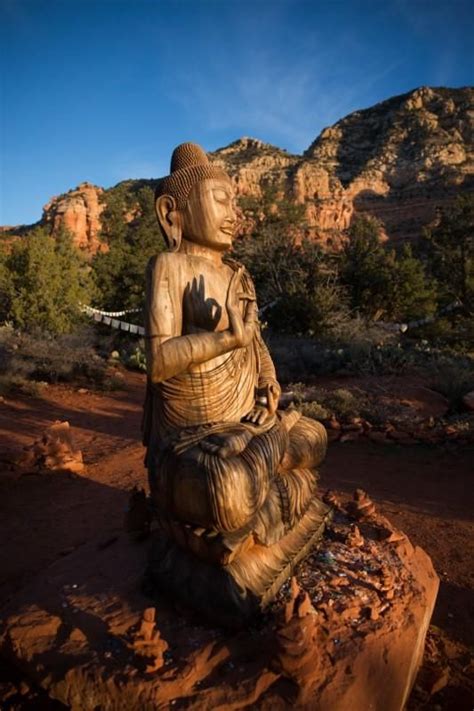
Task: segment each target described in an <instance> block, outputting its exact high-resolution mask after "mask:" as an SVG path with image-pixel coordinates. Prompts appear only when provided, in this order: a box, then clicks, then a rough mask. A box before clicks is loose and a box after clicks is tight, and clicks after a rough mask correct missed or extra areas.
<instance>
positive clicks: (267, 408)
mask: <svg viewBox="0 0 474 711" xmlns="http://www.w3.org/2000/svg"><path fill="white" fill-rule="evenodd" d="M280 394H281V388H280V386H279V384H278V383H277V382H276V381H275V382H269V383H267V384H266V385H265V387H264V388H261V389H260V392H259V393H258V394H257V399H256V402H255V405H254V406H253V408H252V410H251V411H250V412H249V414H248V415H246V416H245V417H244V418H243V421H244V422H253V423H254V424H256V425H263V424H264V423H265V422H266V421H267V420H268V419H269V418H270V417H273V415H274V414H275V412H276V411H277V408H278V401H279V399H280Z"/></svg>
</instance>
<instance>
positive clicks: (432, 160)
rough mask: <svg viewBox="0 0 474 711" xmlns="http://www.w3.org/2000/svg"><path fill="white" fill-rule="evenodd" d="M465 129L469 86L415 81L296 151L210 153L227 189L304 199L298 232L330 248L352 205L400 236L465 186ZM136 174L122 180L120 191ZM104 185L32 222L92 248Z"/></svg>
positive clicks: (470, 182) (468, 175) (62, 201)
mask: <svg viewBox="0 0 474 711" xmlns="http://www.w3.org/2000/svg"><path fill="white" fill-rule="evenodd" d="M473 135H474V88H472V87H465V88H459V89H448V88H429V87H421V88H418V89H415V90H413V91H410V92H408V93H407V94H402V95H400V96H395V97H392V98H390V99H387V100H386V101H383V102H381V103H379V104H377V105H375V106H373V107H371V108H368V109H364V110H361V111H355V112H354V113H351V114H349V115H348V116H346V117H345V118H343V119H341V120H340V121H338V122H337V123H335V124H334V125H333V126H330V127H329V128H325V129H324V130H323V131H322V132H321V134H320V135H319V136H318V137H317V138H316V140H315V141H314V142H313V143H312V144H311V145H310V146H309V148H308V149H307V150H306V151H305V152H304V153H303V155H292V154H290V153H287V152H286V151H285V150H282V149H280V148H277V147H275V146H272V145H270V144H267V143H263V142H262V141H259V140H256V139H253V138H241V139H239V140H237V141H235V142H234V143H231V144H230V145H229V146H227V147H225V148H220V149H219V150H217V151H215V152H214V153H213V154H211V157H212V159H213V160H215V161H218V162H220V163H221V164H222V165H223V166H224V167H225V169H226V170H227V172H228V173H229V174H230V175H231V176H232V178H233V180H234V181H235V186H236V192H237V195H239V196H244V197H259V196H261V194H262V191H263V190H265V189H266V188H267V187H273V188H276V189H277V190H278V191H279V192H280V193H281V194H282V195H284V196H285V197H286V198H288V199H289V200H291V201H294V202H295V203H297V204H300V205H304V206H305V212H306V219H307V235H306V236H308V237H309V238H312V239H316V240H318V241H320V242H321V243H323V244H325V245H328V246H333V247H335V248H337V246H338V244H340V239H341V232H342V231H343V230H345V229H347V227H348V226H349V224H350V222H351V219H352V217H353V215H354V214H355V213H364V212H365V213H370V214H372V215H375V216H376V217H378V218H379V219H380V220H381V221H382V223H383V229H384V232H385V236H387V237H388V238H389V239H393V240H397V241H399V240H410V239H412V238H415V237H416V236H417V235H419V233H420V231H421V229H422V227H423V226H425V225H427V224H430V223H431V222H432V221H433V220H434V219H435V217H436V210H437V208H440V207H443V206H446V205H447V204H449V203H450V202H451V201H452V200H453V198H454V197H455V196H456V195H458V194H459V193H460V192H470V191H474V175H473V174H474V159H473V157H474V146H473V139H472V137H473ZM183 138H185V137H183ZM136 182H137V181H133V180H130V181H127V186H129V189H130V191H132V190H133V186H134V184H135V183H136ZM140 182H141V184H143V185H149V186H150V187H152V188H154V186H155V184H156V180H143V181H140ZM112 189H113V188H112ZM107 193H108V191H107V190H104V189H103V188H100V187H96V186H94V185H91V184H90V183H81V184H80V185H79V186H78V187H77V188H76V189H73V190H70V191H69V192H68V193H65V194H63V195H59V196H57V197H54V198H52V199H51V200H50V202H49V203H48V204H47V205H46V206H45V208H44V212H43V217H42V219H41V221H40V224H43V225H46V226H49V227H50V229H51V231H52V232H53V234H54V232H55V231H56V230H57V229H59V227H60V226H61V225H63V226H64V227H66V228H67V229H68V230H70V231H71V232H72V234H73V236H74V240H75V243H76V244H77V246H78V247H79V248H81V249H82V250H84V251H86V252H89V253H91V254H95V253H96V252H97V251H98V250H99V249H101V248H104V245H103V243H101V241H100V230H101V221H100V216H101V212H102V210H103V207H104V206H103V202H102V200H101V198H102V199H103V198H105V199H106V198H107ZM132 213H133V218H135V217H136V212H133V211H132V212H130V209H129V211H128V213H126V214H124V220H130V219H132V218H131V215H132ZM0 229H2V228H0ZM15 231H23V230H21V229H19V228H13V229H12V232H13V233H14V232H15Z"/></svg>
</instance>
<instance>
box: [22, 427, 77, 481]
mask: <svg viewBox="0 0 474 711" xmlns="http://www.w3.org/2000/svg"><path fill="white" fill-rule="evenodd" d="M18 464H19V467H20V470H23V471H27V472H29V471H33V472H34V471H37V472H41V471H44V470H49V471H69V472H74V473H79V472H81V471H83V469H84V462H83V461H82V453H81V452H80V451H79V450H78V449H76V448H75V446H74V442H73V439H72V434H71V429H70V427H69V422H60V421H57V422H55V423H54V424H53V425H51V427H49V428H48V429H47V430H46V432H45V433H44V435H43V436H42V437H41V438H40V439H38V440H36V441H35V442H34V443H33V444H32V445H31V446H30V447H28V448H27V449H26V450H25V453H24V455H23V456H22V458H21V459H20V461H19V463H18Z"/></svg>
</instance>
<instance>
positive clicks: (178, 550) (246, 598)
mask: <svg viewBox="0 0 474 711" xmlns="http://www.w3.org/2000/svg"><path fill="white" fill-rule="evenodd" d="M330 518H331V510H330V508H329V507H328V506H326V505H325V504H323V502H322V501H320V500H319V499H314V501H313V502H312V503H311V504H310V506H309V507H308V510H307V511H306V513H305V514H304V516H303V517H302V518H301V520H300V521H299V522H298V523H297V524H296V526H295V527H294V528H293V529H292V530H291V531H290V532H289V533H288V534H287V535H286V536H284V537H283V538H282V539H281V540H280V541H278V542H277V543H275V544H273V545H272V546H269V547H265V546H262V545H258V544H255V545H253V546H252V547H251V548H250V549H248V550H246V551H244V552H243V553H241V554H240V555H239V556H237V557H236V558H234V559H233V560H232V562H230V563H229V564H228V565H225V566H219V565H213V564H210V563H206V562H205V561H203V560H200V559H199V558H197V557H196V556H195V555H193V554H192V553H190V552H189V551H188V550H186V549H184V548H182V547H180V546H179V545H177V544H176V543H175V542H174V541H173V540H172V539H171V538H169V537H168V536H167V535H166V534H165V533H164V532H162V531H158V532H156V533H155V538H154V540H153V541H152V545H151V553H150V560H149V566H148V571H147V578H148V582H149V583H150V586H151V587H150V589H151V590H153V589H156V590H157V591H159V592H162V593H164V594H166V595H168V596H172V597H173V598H174V599H176V598H177V599H179V600H181V602H183V603H184V604H185V605H189V606H190V607H192V608H193V609H195V610H196V611H197V612H199V613H201V614H204V615H206V617H207V618H208V619H210V620H211V621H213V622H214V623H216V624H221V625H225V626H230V627H237V626H240V625H242V624H243V623H245V621H246V620H247V619H248V618H249V617H250V616H251V615H253V614H255V613H256V612H258V611H259V610H263V609H264V608H265V607H266V606H267V605H268V603H270V602H271V601H272V600H273V599H274V597H275V595H276V594H277V592H278V591H279V589H280V587H281V586H282V585H283V583H284V582H285V580H286V579H287V578H288V577H289V575H291V572H292V570H293V569H294V567H295V566H296V565H297V563H299V561H300V560H302V558H304V556H305V555H306V554H307V553H308V551H310V550H311V549H312V548H314V546H315V544H316V543H317V542H318V541H319V539H320V538H321V536H322V535H323V532H324V528H325V525H326V522H327V521H329V520H330Z"/></svg>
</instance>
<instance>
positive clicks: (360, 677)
mask: <svg viewBox="0 0 474 711" xmlns="http://www.w3.org/2000/svg"><path fill="white" fill-rule="evenodd" d="M339 515H340V516H341V514H339ZM374 521H375V523H374ZM377 521H378V517H373V518H371V520H370V525H369V526H368V529H367V530H368V532H369V533H370V531H373V532H374V533H375V534H376V532H377V525H378V524H377ZM338 526H339V527H341V529H343V528H344V527H346V528H347V533H346V534H344V533H343V535H342V536H341V539H340V540H339V539H337V540H335V541H332V540H329V539H328V540H326V541H324V543H323V546H322V549H321V551H319V552H318V551H314V552H313V554H312V555H311V556H310V557H309V558H308V559H307V560H306V561H305V562H304V563H303V564H301V566H300V570H299V572H298V579H299V582H298V584H297V583H296V581H293V584H292V586H291V599H290V601H289V602H286V601H285V600H284V598H283V597H281V599H280V601H278V600H277V601H276V603H275V604H274V605H273V607H272V608H271V609H270V611H269V612H268V616H267V620H268V622H267V623H265V624H263V625H262V624H260V625H259V626H257V627H253V626H250V629H245V630H243V631H242V633H238V634H236V635H229V634H228V633H225V632H224V631H222V630H219V629H212V627H210V626H209V625H206V626H201V625H200V624H199V620H197V619H196V617H195V616H192V615H188V614H187V612H186V611H183V612H182V613H180V614H179V615H178V614H177V613H176V611H175V610H174V609H173V607H172V606H169V605H167V604H165V603H164V602H161V601H158V600H157V601H156V606H157V608H156V609H157V618H158V619H159V620H160V630H163V634H164V636H165V637H166V642H164V643H163V640H162V639H161V636H155V635H156V627H155V618H154V609H152V610H151V614H150V610H147V608H148V607H149V604H150V603H149V602H148V600H147V598H146V597H144V595H143V593H142V592H141V591H140V586H141V579H142V574H143V570H144V567H145V563H146V558H147V548H146V544H142V545H140V546H137V545H136V544H132V543H130V542H129V541H128V539H127V537H126V536H125V535H123V536H121V537H120V538H119V539H118V540H117V541H116V543H114V545H113V546H109V547H107V548H105V549H100V548H99V547H98V545H97V541H90V542H88V543H87V544H86V545H84V546H82V547H81V548H79V549H78V550H77V551H75V552H73V553H71V555H69V556H67V557H66V558H63V559H61V560H59V561H57V562H56V563H54V564H53V565H52V566H50V568H49V569H47V570H46V571H44V572H43V573H41V574H40V575H38V576H37V578H36V579H35V580H33V581H32V582H30V583H29V584H28V585H27V586H25V587H24V588H23V590H20V591H18V592H17V594H16V595H15V596H14V597H13V598H12V599H11V601H10V602H9V603H7V604H6V605H4V606H3V608H2V609H1V610H0V616H1V617H2V620H3V621H4V626H3V631H2V633H1V636H0V653H1V654H2V655H6V656H7V657H9V659H10V660H11V661H13V662H14V663H16V664H19V665H21V667H22V669H23V670H24V672H26V673H27V674H28V676H29V677H30V678H31V679H32V680H34V681H36V682H37V683H38V684H39V685H40V686H41V687H42V688H43V689H44V690H46V691H47V693H48V694H49V696H50V697H51V698H54V699H56V700H58V701H61V702H62V703H63V704H65V705H66V706H67V707H68V708H70V709H71V710H72V711H93V709H96V708H98V707H100V708H102V709H103V710H104V711H118V710H119V709H122V708H124V707H126V708H127V711H139V710H140V709H142V708H168V707H170V706H171V705H172V702H173V701H178V702H179V703H180V704H181V705H183V707H184V706H185V707H186V708H188V709H194V710H195V711H202V710H203V709H214V708H216V709H217V708H221V709H224V708H226V709H227V708H230V709H232V708H234V709H238V708H246V707H247V708H248V707H251V708H255V709H256V710H258V709H262V711H269V709H283V708H288V707H291V706H293V707H294V708H295V709H308V710H309V709H320V710H321V711H346V710H347V709H349V708H350V709H351V711H366V709H368V708H374V709H379V708H380V709H382V708H383V709H386V711H399V709H401V708H403V707H404V705H405V703H406V700H407V698H408V694H409V692H410V689H411V687H412V685H413V682H414V679H415V675H416V672H417V669H418V666H419V663H420V660H421V656H422V652H423V645H424V639H425V633H426V629H427V626H428V623H429V619H430V616H431V612H432V609H433V605H434V600H435V597H436V591H437V584H438V581H437V577H436V575H435V573H434V571H433V569H432V566H431V563H430V561H429V558H428V557H427V556H426V555H425V554H424V553H423V551H421V550H420V549H419V548H415V549H414V548H413V547H412V546H411V544H410V543H409V542H408V541H407V540H405V541H404V542H402V543H400V544H399V545H397V546H393V545H391V544H389V543H387V542H386V541H385V540H379V539H378V537H377V535H375V537H373V538H370V539H368V540H367V541H366V543H367V545H364V546H363V547H362V548H360V547H355V548H354V547H350V546H347V545H346V544H345V543H344V540H345V539H346V538H347V537H348V535H349V534H350V532H351V528H350V523H349V522H347V520H345V519H343V517H342V518H341V519H340V523H338ZM352 532H354V530H353V529H352ZM370 535H372V534H370ZM339 581H341V582H339ZM190 584H197V581H194V580H193V581H190ZM282 595H283V593H282ZM144 610H146V611H145V614H143V611H144ZM152 618H153V619H152ZM275 625H276V627H275ZM131 629H138V630H139V631H138V633H135V637H132V642H130V641H129V640H130V630H131ZM139 640H141V641H142V642H143V646H142V647H140V644H138V649H146V648H147V643H148V642H150V643H151V645H152V646H153V644H154V643H156V644H157V645H158V647H159V649H158V654H157V657H160V654H161V656H162V659H161V660H160V662H159V663H158V665H157V666H158V667H159V668H157V669H154V670H153V672H151V670H150V669H149V668H148V671H147V667H146V666H142V665H140V664H137V655H136V652H137V645H135V648H134V649H132V650H131V649H130V645H131V646H132V647H133V646H134V642H138V641H139ZM166 644H168V645H169V646H168V650H167V652H166V653H164V650H165V646H164V645H166ZM131 652H133V653H132V654H131ZM139 659H140V655H139V657H138V661H139ZM144 662H145V664H146V656H145V657H144ZM151 662H152V663H151V664H149V665H148V667H153V658H152V659H151ZM161 662H163V663H162V664H161ZM160 665H161V666H160ZM52 670H54V673H51V671H52ZM283 679H284V680H285V683H284V685H283V686H282V685H281V684H280V683H279V680H283ZM285 684H286V685H285Z"/></svg>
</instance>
